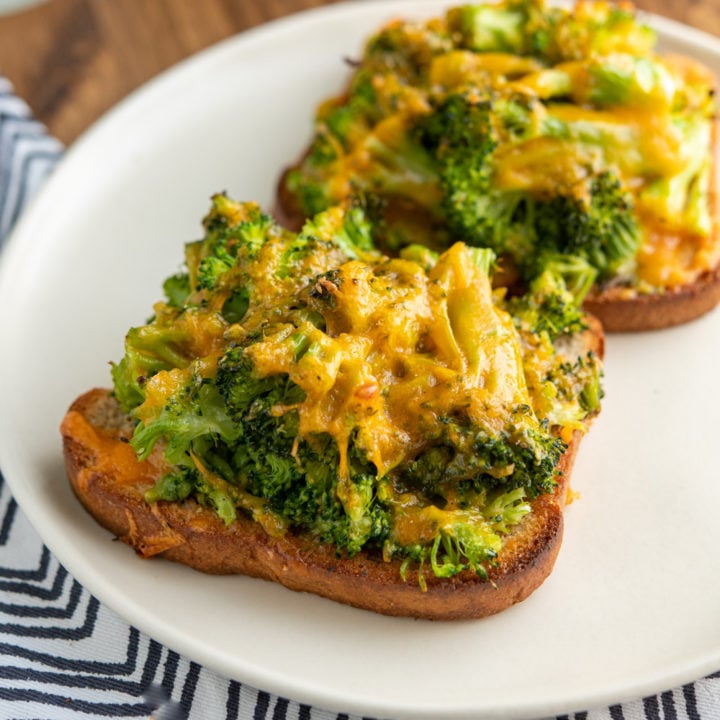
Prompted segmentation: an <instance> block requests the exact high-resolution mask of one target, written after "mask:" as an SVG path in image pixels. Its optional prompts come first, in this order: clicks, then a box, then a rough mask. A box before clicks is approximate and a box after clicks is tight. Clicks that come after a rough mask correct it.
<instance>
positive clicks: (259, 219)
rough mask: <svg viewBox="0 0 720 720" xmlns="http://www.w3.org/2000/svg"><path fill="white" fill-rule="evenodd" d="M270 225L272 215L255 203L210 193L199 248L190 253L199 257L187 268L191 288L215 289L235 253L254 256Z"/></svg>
mask: <svg viewBox="0 0 720 720" xmlns="http://www.w3.org/2000/svg"><path fill="white" fill-rule="evenodd" d="M274 227H275V223H274V221H273V219H272V218H271V217H270V216H269V215H265V214H264V213H262V212H261V210H260V208H259V207H257V206H253V205H249V204H245V205H243V204H241V203H234V202H233V201H231V200H230V199H229V198H228V197H227V196H225V195H216V196H214V198H213V207H212V210H211V211H210V213H209V214H208V216H207V217H206V219H205V228H206V230H207V234H206V236H205V238H204V239H203V241H202V244H201V246H200V252H199V253H195V252H193V255H192V259H193V260H195V259H196V258H198V259H199V262H198V263H197V266H196V267H193V268H191V274H190V276H191V277H192V278H193V279H194V287H193V289H201V290H203V289H204V290H213V289H215V288H216V287H217V286H218V284H219V283H220V282H221V280H222V277H223V276H224V275H225V274H226V273H227V272H228V271H229V270H231V269H232V268H233V266H234V265H235V263H236V260H237V257H238V255H239V254H241V253H243V254H244V255H245V256H247V257H248V258H250V259H251V258H253V257H255V255H256V254H257V251H258V250H259V248H260V247H262V245H263V244H264V243H265V241H266V240H267V237H268V234H269V233H270V232H271V231H272V230H273V228H274ZM188 265H190V262H188Z"/></svg>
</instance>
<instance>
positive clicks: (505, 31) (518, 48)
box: [447, 0, 534, 54]
mask: <svg viewBox="0 0 720 720" xmlns="http://www.w3.org/2000/svg"><path fill="white" fill-rule="evenodd" d="M533 5H534V3H532V2H531V1H529V0H520V1H519V2H517V1H515V2H503V3H499V4H489V3H488V4H475V5H462V6H460V7H455V8H451V9H450V10H449V11H448V13H447V23H448V27H449V28H450V30H451V32H453V33H455V34H456V35H457V36H458V38H459V41H458V45H459V46H460V47H463V48H467V49H468V50H474V51H476V52H507V53H515V54H524V53H526V52H527V50H528V42H529V41H530V40H531V38H530V37H529V36H528V33H527V28H528V21H529V19H530V14H531V11H532V10H533Z"/></svg>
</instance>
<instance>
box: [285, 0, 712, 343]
mask: <svg viewBox="0 0 720 720" xmlns="http://www.w3.org/2000/svg"><path fill="white" fill-rule="evenodd" d="M523 7H524V6H523ZM499 28H502V31H501V30H499ZM539 41H542V42H540V43H539V44H538V42H539ZM634 73H635V75H634ZM633 78H634V79H633ZM715 91H716V79H715V77H714V76H713V73H712V72H711V71H710V70H709V69H708V68H707V67H705V66H704V65H703V64H702V63H700V62H698V61H696V60H694V59H693V58H689V57H684V56H680V55H673V54H663V55H660V54H658V53H657V52H656V50H655V37H654V33H653V31H652V30H651V29H650V28H649V27H646V26H644V25H643V24H642V23H641V22H640V21H639V20H638V18H637V17H636V16H635V14H634V10H633V7H632V5H631V4H628V3H622V4H614V3H612V2H597V3H592V4H591V3H587V2H584V1H583V0H579V1H578V2H576V4H575V6H574V8H573V9H572V10H559V9H557V8H552V7H550V6H549V4H548V6H543V4H542V3H537V4H535V5H533V8H532V10H528V9H527V8H526V7H525V8H524V9H522V8H521V7H520V6H518V5H517V4H515V3H513V2H512V1H511V0H505V1H504V2H500V3H499V4H493V5H492V6H491V5H490V4H487V5H485V4H480V5H476V6H472V7H470V6H463V7H459V8H451V9H450V10H449V12H448V13H447V14H446V15H444V16H441V17H437V18H433V19H432V20H430V21H429V22H426V23H422V22H415V21H413V20H412V19H403V20H397V21H394V22H391V23H389V24H387V25H385V26H384V27H382V28H379V29H378V30H377V32H376V33H375V34H374V35H372V36H371V37H370V38H369V39H368V42H367V44H366V46H365V48H364V52H363V54H362V56H361V57H360V59H359V60H358V62H357V63H356V64H355V65H354V68H353V72H352V74H351V76H350V79H349V82H348V84H347V86H346V88H345V89H344V90H343V92H342V93H341V94H339V95H338V96H337V97H334V98H330V99H328V100H326V101H325V102H323V103H321V104H320V105H319V106H318V110H317V113H316V117H315V133H314V135H313V137H312V139H311V141H310V143H309V145H308V146H307V148H306V150H305V152H304V153H303V154H302V156H301V157H300V158H299V159H298V160H297V162H296V163H295V164H294V165H293V166H292V167H290V168H288V169H286V170H285V172H284V173H283V174H282V176H281V178H280V179H279V183H278V188H277V205H278V207H277V209H276V213H277V216H278V217H279V218H281V219H282V221H283V222H284V223H286V224H287V226H288V227H298V226H300V225H301V224H302V221H303V219H304V216H305V215H306V214H307V210H308V208H309V207H312V208H313V212H317V210H318V209H319V208H320V207H321V206H322V204H323V203H324V202H326V201H327V202H330V203H334V202H337V201H338V200H339V199H340V198H341V197H343V198H346V197H347V196H348V195H349V196H352V197H356V198H360V201H361V202H367V203H369V204H370V205H372V206H373V208H374V209H375V211H376V212H379V213H380V214H381V215H382V218H383V222H384V223H385V225H386V228H385V229H384V230H381V232H380V237H379V238H378V239H377V241H378V243H379V245H380V246H382V247H386V248H388V247H389V248H390V251H392V249H393V248H395V247H398V246H401V245H402V244H403V243H405V242H415V243H432V242H437V241H438V238H439V239H440V240H439V242H440V244H441V246H442V243H443V242H444V241H443V239H442V238H443V234H445V235H446V236H447V238H448V239H449V240H450V241H452V240H454V239H460V240H462V241H463V242H467V243H469V244H471V245H476V246H480V247H485V246H489V247H492V248H493V250H494V251H495V252H496V253H497V254H498V255H500V256H502V258H503V264H504V267H505V268H506V269H507V270H508V272H509V273H510V278H511V279H517V280H518V281H519V285H520V286H522V285H523V283H524V282H527V281H529V280H530V279H531V278H532V277H533V274H534V273H535V272H537V269H538V267H539V266H540V267H542V266H543V264H544V262H545V260H544V259H543V258H545V257H549V256H555V254H556V253H558V254H560V255H564V256H566V257H567V258H572V262H573V263H574V265H575V267H576V268H577V267H578V265H577V263H576V262H575V261H576V260H577V259H578V258H580V259H581V262H588V263H589V265H591V266H592V268H590V270H591V272H592V273H594V276H593V277H592V278H590V277H589V276H588V278H589V279H588V281H587V285H586V288H591V289H590V291H589V292H588V294H587V296H586V300H585V308H586V309H587V310H588V311H589V312H590V313H592V314H594V315H595V316H596V317H598V318H599V319H600V320H601V321H602V322H603V324H604V326H605V329H606V330H607V331H610V332H632V331H639V330H652V329H661V328H665V327H670V326H673V325H678V324H682V323H685V322H688V321H690V320H692V319H694V318H697V317H699V316H701V315H703V314H704V313H706V312H708V311H709V310H711V309H712V308H714V307H715V306H716V305H717V304H718V302H720V206H719V205H718V190H717V183H718V171H719V168H718V120H717V107H716V102H715V100H714V95H715ZM466 106H467V107H470V108H471V111H468V112H465V109H464V108H465V107H466ZM485 106H488V107H489V108H490V109H489V111H488V115H487V117H488V118H489V119H486V118H483V117H482V113H481V111H480V108H483V107H485ZM451 116H454V117H455V118H459V119H460V121H459V122H455V123H454V124H453V123H451V122H450V121H448V117H451ZM488 127H489V128H490V130H488V129H487V128H488ZM483 147H486V148H488V150H487V151H486V150H483V149H482V148H483ZM468 158H469V160H468ZM606 174H609V175H611V176H612V177H613V178H614V179H616V180H617V181H618V183H619V187H620V188H621V189H622V192H621V193H617V192H615V193H612V192H610V193H608V192H603V193H602V194H601V193H597V194H595V190H594V187H595V186H594V185H593V183H594V182H595V180H596V179H597V178H598V176H599V175H606ZM478 178H480V179H478ZM487 178H490V180H489V181H487ZM589 178H591V179H589ZM488 182H489V186H490V191H488ZM518 194H519V195H520V196H522V199H521V200H520V202H519V203H518V205H516V206H513V203H514V202H515V200H513V199H512V197H513V196H514V195H518ZM596 197H597V198H598V203H597V205H595V198H596ZM468 199H469V200H468ZM558 199H560V208H561V209H560V210H559V211H557V212H555V210H553V209H551V210H550V211H547V208H548V207H551V206H552V205H557V203H556V201H557V200H558ZM574 201H578V202H579V205H580V206H583V207H584V208H585V209H586V210H587V212H581V213H580V214H577V213H576V212H575V203H574ZM597 207H601V210H599V212H597V213H596V212H595V209H594V208H597ZM378 208H380V209H379V210H378ZM476 208H481V210H480V211H478V210H477V209H476ZM478 215H480V216H482V217H478ZM508 218H511V221H510V222H509V223H508ZM538 218H540V219H539V220H538ZM528 227H530V228H531V230H530V231H529V232H528V230H527V229H528ZM593 227H594V228H596V229H597V228H598V227H600V228H601V229H600V230H599V231H598V232H595V230H594V229H593ZM427 228H431V230H430V232H429V233H428V232H427ZM518 237H520V238H521V239H520V240H519V241H518V240H517V238H518Z"/></svg>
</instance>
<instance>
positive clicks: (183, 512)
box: [61, 389, 582, 620]
mask: <svg viewBox="0 0 720 720" xmlns="http://www.w3.org/2000/svg"><path fill="white" fill-rule="evenodd" d="M133 427H134V423H133V422H132V421H131V420H130V418H128V417H127V416H126V415H125V414H124V413H123V412H122V410H121V408H120V406H119V405H118V403H117V401H116V400H115V399H114V398H113V396H112V395H111V393H110V392H109V391H107V390H102V389H95V390H91V391H89V392H88V393H86V394H84V395H82V396H81V397H79V398H78V399H77V400H76V401H75V402H74V403H73V404H72V406H71V407H70V409H69V411H68V412H67V414H66V416H65V418H64V419H63V422H62V427H61V432H62V438H63V447H64V454H65V462H66V467H67V473H68V477H69V479H70V483H71V485H72V488H73V490H74V492H75V494H76V495H77V497H78V499H79V500H80V502H81V503H82V504H83V506H84V507H85V509H86V510H87V511H88V512H89V513H90V514H91V515H92V516H93V517H94V518H95V519H96V520H97V521H98V523H100V525H102V526H103V527H104V528H106V529H107V530H109V531H110V532H111V533H112V534H113V535H114V536H115V537H117V538H119V539H120V540H122V541H123V542H125V543H127V544H128V545H130V546H131V547H132V548H134V550H135V551H136V552H137V554H138V555H139V556H140V557H142V558H151V557H163V558H165V559H167V560H172V561H175V562H179V563H182V564H184V565H188V566H189V567H192V568H194V569H196V570H199V571H202V572H206V573H212V574H240V575H248V576H251V577H254V578H263V579H265V580H270V581H273V582H278V583H280V584H282V585H284V586H286V587H288V588H290V589H291V590H297V591H304V592H310V593H315V594H316V595H320V596H322V597H326V598H330V599H332V600H336V601H338V602H341V603H345V604H347V605H352V606H354V607H358V608H363V609H366V610H371V611H374V612H377V613H381V614H384V615H397V616H409V617H415V618H427V619H432V620H459V619H469V618H481V617H485V616H487V615H492V614H494V613H497V612H500V611H501V610H504V609H506V608H508V607H510V606H511V605H513V604H515V603H517V602H520V601H521V600H524V599H525V598H527V597H528V596H529V595H530V594H531V593H532V592H533V591H534V590H535V589H536V588H537V587H538V586H540V584H541V583H542V582H543V581H544V580H545V579H546V578H547V576H548V575H549V574H550V572H551V570H552V568H553V565H554V563H555V559H556V557H557V554H558V551H559V549H560V544H561V540H562V535H563V509H564V506H565V498H566V494H567V489H568V482H569V479H570V473H571V470H572V466H573V462H574V459H575V454H576V452H577V448H578V446H579V443H580V438H581V437H582V436H581V434H580V433H579V432H576V433H575V434H574V436H573V439H572V441H571V442H570V444H569V446H568V449H567V451H566V452H565V454H564V455H563V456H562V458H561V461H560V463H559V465H558V473H559V475H558V478H559V483H558V486H557V489H556V491H555V492H554V493H553V494H546V495H540V496H539V497H537V498H535V499H534V500H533V501H532V511H531V512H530V513H529V514H528V515H526V516H525V518H524V519H523V520H522V522H521V523H520V524H519V525H518V526H516V527H515V528H514V530H513V531H512V533H511V535H510V536H509V537H508V538H507V539H506V542H505V544H504V547H503V549H502V551H501V552H500V554H499V556H498V558H497V563H496V564H495V565H493V566H491V567H490V569H489V571H488V578H487V580H484V579H481V578H479V577H478V576H477V575H476V574H475V573H474V572H472V571H465V572H464V573H461V574H459V575H456V576H455V577H452V578H437V577H435V576H434V575H433V574H432V572H430V571H429V570H425V572H424V578H425V583H426V589H425V590H423V589H421V586H420V584H419V583H418V582H417V579H416V578H415V577H414V576H413V577H409V578H408V579H407V581H406V580H403V579H402V576H401V572H400V562H399V561H397V560H396V561H390V562H385V561H383V559H382V558H381V557H380V556H379V555H374V554H370V553H367V552H359V553H357V554H356V555H354V556H352V557H341V558H339V557H338V556H337V554H336V552H335V549H334V548H333V547H331V546H329V545H320V544H317V543H315V542H312V541H311V540H309V539H308V538H304V537H302V536H300V535H297V534H292V533H287V534H286V535H284V536H282V537H272V536H270V535H268V534H267V533H266V532H265V531H264V530H263V528H262V526H261V525H260V524H258V523H257V522H255V521H253V520H252V519H250V518H249V517H248V516H246V515H239V516H238V518H237V519H236V521H235V522H233V523H232V525H230V526H226V525H225V524H224V523H223V522H222V520H220V518H219V517H218V516H217V514H215V513H214V512H213V511H211V510H209V509H207V508H204V507H202V506H201V505H199V504H198V503H196V502H195V501H193V500H186V501H185V502H183V503H179V504H178V503H171V502H162V501H161V502H158V503H155V504H152V505H151V504H148V503H147V502H146V501H145V499H144V493H145V491H146V490H148V489H150V488H151V487H152V486H153V485H154V483H155V481H156V480H157V478H158V477H159V476H160V475H161V474H162V473H163V472H164V471H165V470H166V465H165V461H164V459H163V457H162V452H161V450H160V449H159V448H158V449H156V450H155V451H154V452H153V454H152V455H151V456H150V458H148V459H147V460H145V461H140V460H138V459H137V456H136V454H135V452H134V451H133V449H132V448H131V447H130V445H129V444H128V440H129V438H130V437H131V436H132V432H133Z"/></svg>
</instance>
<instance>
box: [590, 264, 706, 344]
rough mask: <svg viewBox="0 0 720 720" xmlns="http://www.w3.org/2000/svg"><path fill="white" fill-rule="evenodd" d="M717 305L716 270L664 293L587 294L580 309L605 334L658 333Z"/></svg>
mask: <svg viewBox="0 0 720 720" xmlns="http://www.w3.org/2000/svg"><path fill="white" fill-rule="evenodd" d="M718 303H720V267H716V268H715V269H714V270H712V271H711V272H706V273H704V274H703V275H701V276H700V277H699V278H698V279H697V280H696V281H695V282H693V283H691V284H689V285H681V286H679V287H675V288H668V289H667V290H665V291H664V292H658V293H649V294H640V293H638V294H635V295H633V296H631V297H627V296H625V295H624V293H623V291H622V290H620V289H613V290H607V291H605V292H600V293H591V294H589V295H588V297H587V298H586V299H585V302H584V307H585V309H586V310H587V311H588V312H591V313H593V315H595V316H597V317H598V318H599V319H600V320H601V322H602V324H603V327H604V328H605V330H606V331H607V332H637V331H641V330H661V329H663V328H668V327H672V326H674V325H682V324H683V323H686V322H690V321H691V320H695V319H696V318H699V317H700V316H702V315H704V314H705V313H707V312H709V311H710V310H712V309H713V308H714V307H715V306H716V305H717V304H718Z"/></svg>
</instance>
